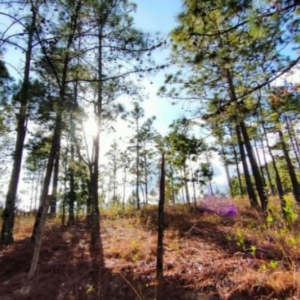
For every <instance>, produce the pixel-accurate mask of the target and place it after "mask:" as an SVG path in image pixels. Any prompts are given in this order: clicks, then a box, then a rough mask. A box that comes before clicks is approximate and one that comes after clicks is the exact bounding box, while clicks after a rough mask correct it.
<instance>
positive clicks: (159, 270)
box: [156, 153, 165, 283]
mask: <svg viewBox="0 0 300 300" xmlns="http://www.w3.org/2000/svg"><path fill="white" fill-rule="evenodd" d="M164 205H165V154H164V153H162V158H161V172H160V183H159V203H158V228H157V255H156V279H157V281H158V282H159V283H161V281H162V280H163V276H164V273H163V255H164V249H163V239H164Z"/></svg>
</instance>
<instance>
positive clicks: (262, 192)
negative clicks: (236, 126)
mask: <svg viewBox="0 0 300 300" xmlns="http://www.w3.org/2000/svg"><path fill="white" fill-rule="evenodd" d="M240 128H241V132H242V135H243V139H244V143H245V146H246V149H247V153H248V157H249V161H250V165H251V169H252V173H253V176H254V180H255V184H256V189H257V192H258V195H259V198H260V202H261V207H262V210H263V212H265V213H266V211H267V207H268V198H267V195H266V187H265V185H264V183H263V180H262V178H261V175H260V173H259V169H258V166H257V162H256V160H255V157H254V155H253V150H252V145H251V143H250V139H249V135H248V132H247V128H246V125H245V123H244V121H241V122H240Z"/></svg>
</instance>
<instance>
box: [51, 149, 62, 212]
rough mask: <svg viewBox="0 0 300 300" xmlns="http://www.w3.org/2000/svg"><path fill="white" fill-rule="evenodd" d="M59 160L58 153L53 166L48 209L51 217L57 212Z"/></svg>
mask: <svg viewBox="0 0 300 300" xmlns="http://www.w3.org/2000/svg"><path fill="white" fill-rule="evenodd" d="M59 160H60V153H59V152H58V153H57V154H56V158H55V164H54V174H53V183H52V184H53V185H52V199H51V207H50V215H51V216H55V215H56V212H57V187H58V175H59Z"/></svg>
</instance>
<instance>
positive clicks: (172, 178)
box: [170, 164, 175, 205]
mask: <svg viewBox="0 0 300 300" xmlns="http://www.w3.org/2000/svg"><path fill="white" fill-rule="evenodd" d="M170 169H171V189H172V203H173V205H175V191H174V177H173V174H174V171H173V167H172V165H171V164H170Z"/></svg>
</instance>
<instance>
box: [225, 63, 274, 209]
mask: <svg viewBox="0 0 300 300" xmlns="http://www.w3.org/2000/svg"><path fill="white" fill-rule="evenodd" d="M226 78H227V82H228V86H229V92H230V96H231V99H232V100H233V101H235V103H236V104H237V108H238V109H239V103H238V102H237V96H236V91H235V87H234V83H233V78H232V74H231V72H230V70H229V69H226ZM239 127H240V130H241V133H242V136H243V140H244V143H245V147H246V150H247V153H248V158H249V162H250V165H251V169H252V173H253V176H254V180H255V185H256V189H257V192H258V195H259V198H260V202H261V207H262V210H263V211H264V212H266V211H267V206H268V198H267V196H266V193H265V189H266V187H265V184H264V183H263V180H262V177H261V175H260V173H259V169H258V166H257V162H256V160H255V157H254V155H253V150H252V145H251V143H250V138H249V135H248V132H247V128H246V124H245V122H244V121H243V120H241V121H239Z"/></svg>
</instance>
